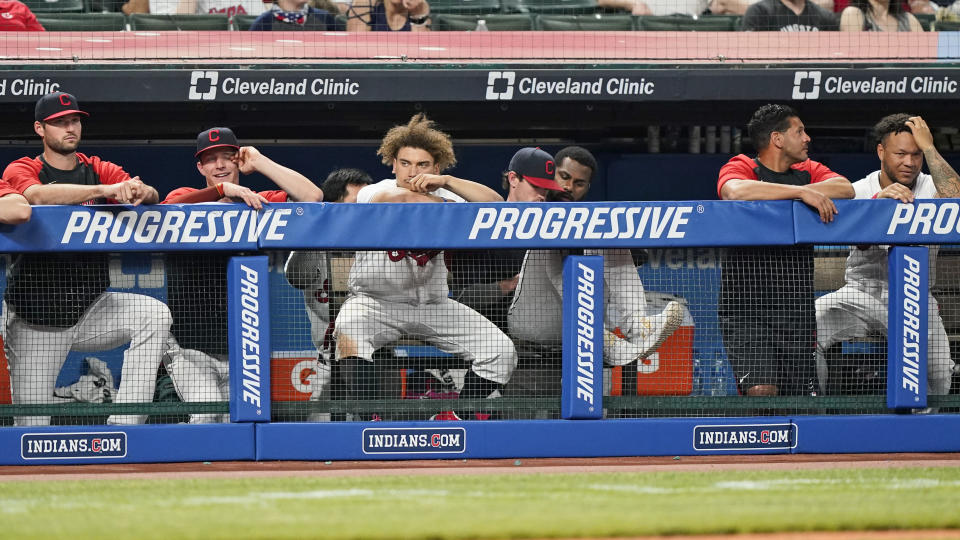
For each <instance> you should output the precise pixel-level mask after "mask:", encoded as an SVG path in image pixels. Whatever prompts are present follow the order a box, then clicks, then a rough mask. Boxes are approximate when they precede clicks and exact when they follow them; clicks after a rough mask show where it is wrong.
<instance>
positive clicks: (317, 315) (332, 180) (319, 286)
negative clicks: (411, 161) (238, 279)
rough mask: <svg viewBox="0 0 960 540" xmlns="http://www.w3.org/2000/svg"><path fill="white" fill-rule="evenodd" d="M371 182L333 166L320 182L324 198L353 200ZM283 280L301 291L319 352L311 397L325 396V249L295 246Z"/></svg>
mask: <svg viewBox="0 0 960 540" xmlns="http://www.w3.org/2000/svg"><path fill="white" fill-rule="evenodd" d="M372 183H373V179H372V178H370V175H369V174H367V173H366V172H364V171H361V170H360V169H337V170H335V171H333V172H331V173H330V174H329V175H328V176H327V180H326V181H325V182H324V183H323V186H321V189H322V190H323V195H324V197H325V198H326V199H327V202H337V203H341V202H347V203H354V202H357V193H359V192H360V190H361V189H362V188H363V187H364V186H367V185H370V184H372ZM283 271H284V275H285V276H286V278H287V283H289V284H290V286H291V287H293V288H295V289H299V290H301V291H303V301H304V304H305V305H306V308H307V317H308V318H309V319H310V338H311V340H312V341H313V345H314V347H316V348H317V351H318V352H319V354H318V356H317V368H316V375H315V378H314V381H313V392H312V393H311V396H310V400H311V401H319V400H321V399H328V397H329V389H330V380H331V369H330V367H331V366H330V361H331V360H332V359H333V355H334V342H333V330H334V326H333V321H331V320H330V261H329V260H328V258H327V252H326V251H315V250H297V251H293V252H291V253H290V256H289V257H288V258H287V263H286V265H285V266H284V269H283ZM329 416H330V415H329V414H326V415H323V416H321V415H320V414H311V415H309V416H308V417H307V420H308V421H321V420H327V419H329Z"/></svg>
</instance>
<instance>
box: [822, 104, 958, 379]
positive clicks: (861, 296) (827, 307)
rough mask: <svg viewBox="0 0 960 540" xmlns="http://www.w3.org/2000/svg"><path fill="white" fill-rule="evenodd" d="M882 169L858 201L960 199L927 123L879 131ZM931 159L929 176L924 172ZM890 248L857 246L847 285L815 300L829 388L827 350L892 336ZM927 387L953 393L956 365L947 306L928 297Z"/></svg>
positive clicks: (859, 184) (914, 119)
mask: <svg viewBox="0 0 960 540" xmlns="http://www.w3.org/2000/svg"><path fill="white" fill-rule="evenodd" d="M873 133H874V136H875V138H876V142H877V156H878V157H879V158H880V169H879V170H876V171H874V172H872V173H870V174H868V175H867V176H866V177H864V178H862V179H860V180H857V181H856V182H854V183H853V189H854V191H855V192H856V198H857V199H896V200H898V201H900V202H902V203H906V204H912V203H913V202H914V201H915V200H916V199H935V198H940V197H958V196H960V179H958V176H957V172H956V171H955V170H954V169H953V167H951V166H950V164H949V163H947V161H946V160H945V159H943V156H941V155H940V153H939V152H937V148H936V147H935V146H934V144H933V134H932V133H931V132H930V128H929V127H928V126H927V123H926V122H925V121H924V119H923V118H921V117H919V116H910V115H908V114H902V113H901V114H892V115H889V116H885V117H884V118H882V119H881V120H880V121H879V122H878V123H877V125H876V126H875V127H874V129H873ZM924 158H926V160H927V165H928V167H929V169H930V174H925V173H923V172H921V169H922V168H923V161H924ZM887 248H888V246H879V245H866V246H858V247H854V248H853V249H851V250H850V255H849V256H848V257H847V268H846V272H845V273H844V278H845V280H846V285H844V286H843V287H841V288H840V289H839V290H837V291H835V292H832V293H830V294H827V295H824V296H821V297H820V298H818V299H817V301H816V312H817V362H818V368H819V370H820V375H821V384H823V385H826V380H827V375H828V371H829V366H827V365H826V360H825V359H824V355H823V353H824V351H826V350H827V349H828V348H830V347H831V346H833V345H835V344H837V343H840V342H842V341H847V340H851V339H855V338H864V337H868V336H871V335H872V336H884V337H885V336H886V335H887V305H888V304H887V298H888V295H889V289H888V279H887ZM929 250H930V279H929V285H930V288H931V289H932V288H933V286H934V283H935V280H936V275H937V252H938V247H937V246H930V247H929ZM927 302H928V307H927V320H928V328H927V340H928V345H927V384H928V389H929V390H928V391H929V393H930V394H934V395H943V394H947V393H949V392H950V379H951V376H952V374H953V368H954V362H953V360H952V359H951V358H950V341H949V340H948V339H947V332H946V330H945V329H944V327H943V319H941V318H940V306H939V304H938V303H937V300H936V298H934V297H933V294H932V293H930V292H929V291H928V293H927Z"/></svg>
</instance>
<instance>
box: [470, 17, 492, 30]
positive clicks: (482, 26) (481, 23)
mask: <svg viewBox="0 0 960 540" xmlns="http://www.w3.org/2000/svg"><path fill="white" fill-rule="evenodd" d="M473 31H474V32H489V31H490V29H489V28H487V21H486V19H478V20H477V27H476V28H474V29H473Z"/></svg>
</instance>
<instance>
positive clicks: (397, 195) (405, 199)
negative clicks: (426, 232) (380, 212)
mask: <svg viewBox="0 0 960 540" xmlns="http://www.w3.org/2000/svg"><path fill="white" fill-rule="evenodd" d="M370 202H374V203H435V202H444V201H443V199H442V198H440V197H437V196H436V195H431V194H429V193H415V192H413V191H410V190H407V189H403V188H394V189H390V190H384V191H381V192H380V193H377V194H376V195H374V196H373V198H372V199H371V200H370Z"/></svg>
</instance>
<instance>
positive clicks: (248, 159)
mask: <svg viewBox="0 0 960 540" xmlns="http://www.w3.org/2000/svg"><path fill="white" fill-rule="evenodd" d="M261 157H263V154H261V153H260V151H259V150H257V149H256V148H254V147H253V146H241V147H240V150H239V151H237V154H236V155H235V156H233V162H234V163H236V164H237V167H238V168H239V169H240V172H242V173H243V174H250V173H252V172H254V171H256V170H257V161H258V160H259V159H260V158H261Z"/></svg>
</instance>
